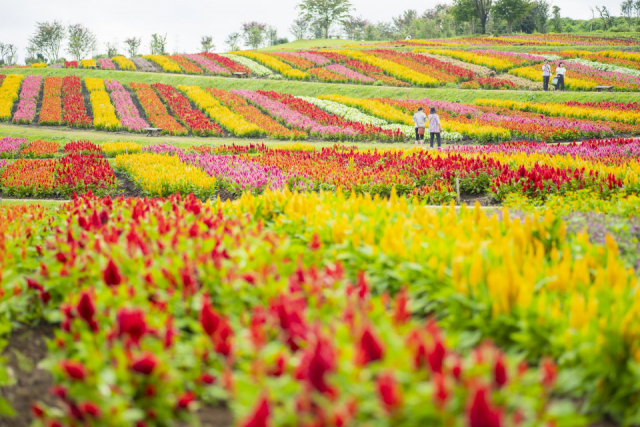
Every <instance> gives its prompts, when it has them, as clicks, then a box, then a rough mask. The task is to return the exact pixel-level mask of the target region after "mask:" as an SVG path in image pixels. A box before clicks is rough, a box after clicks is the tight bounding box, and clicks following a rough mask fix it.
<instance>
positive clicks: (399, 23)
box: [391, 9, 418, 33]
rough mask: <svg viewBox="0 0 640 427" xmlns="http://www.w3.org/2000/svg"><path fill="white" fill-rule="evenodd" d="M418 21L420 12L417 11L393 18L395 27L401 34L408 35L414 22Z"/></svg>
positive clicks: (411, 10) (410, 10) (412, 10)
mask: <svg viewBox="0 0 640 427" xmlns="http://www.w3.org/2000/svg"><path fill="white" fill-rule="evenodd" d="M416 19H418V11H417V10H415V9H408V10H405V11H404V12H402V15H399V16H397V17H395V18H391V20H392V21H393V25H395V26H396V28H397V30H398V32H399V33H406V32H408V30H409V27H410V26H411V24H412V23H413V21H414V20H416Z"/></svg>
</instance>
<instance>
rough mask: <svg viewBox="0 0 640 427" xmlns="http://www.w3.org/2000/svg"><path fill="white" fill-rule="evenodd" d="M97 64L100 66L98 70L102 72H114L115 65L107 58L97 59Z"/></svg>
mask: <svg viewBox="0 0 640 427" xmlns="http://www.w3.org/2000/svg"><path fill="white" fill-rule="evenodd" d="M97 61H98V64H100V68H102V69H103V70H115V69H116V64H114V63H113V61H112V60H111V59H109V58H98V59H97Z"/></svg>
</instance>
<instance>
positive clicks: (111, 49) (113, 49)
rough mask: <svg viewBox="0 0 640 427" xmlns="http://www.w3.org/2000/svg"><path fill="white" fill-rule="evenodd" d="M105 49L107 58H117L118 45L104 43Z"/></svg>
mask: <svg viewBox="0 0 640 427" xmlns="http://www.w3.org/2000/svg"><path fill="white" fill-rule="evenodd" d="M104 45H105V46H106V47H107V57H108V58H113V57H114V56H118V44H117V43H115V42H106V43H105V44H104Z"/></svg>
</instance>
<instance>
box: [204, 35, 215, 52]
mask: <svg viewBox="0 0 640 427" xmlns="http://www.w3.org/2000/svg"><path fill="white" fill-rule="evenodd" d="M200 45H201V46H202V51H203V52H207V53H209V52H211V51H212V50H215V48H216V45H215V44H213V37H211V36H202V37H201V38H200Z"/></svg>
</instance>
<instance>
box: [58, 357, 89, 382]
mask: <svg viewBox="0 0 640 427" xmlns="http://www.w3.org/2000/svg"><path fill="white" fill-rule="evenodd" d="M60 367H61V368H62V370H63V371H64V372H65V373H66V374H67V376H68V377H69V378H70V379H72V380H78V381H84V379H85V378H86V376H87V368H85V367H84V365H83V364H82V363H80V362H76V361H75V360H68V359H66V360H63V361H61V362H60Z"/></svg>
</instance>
